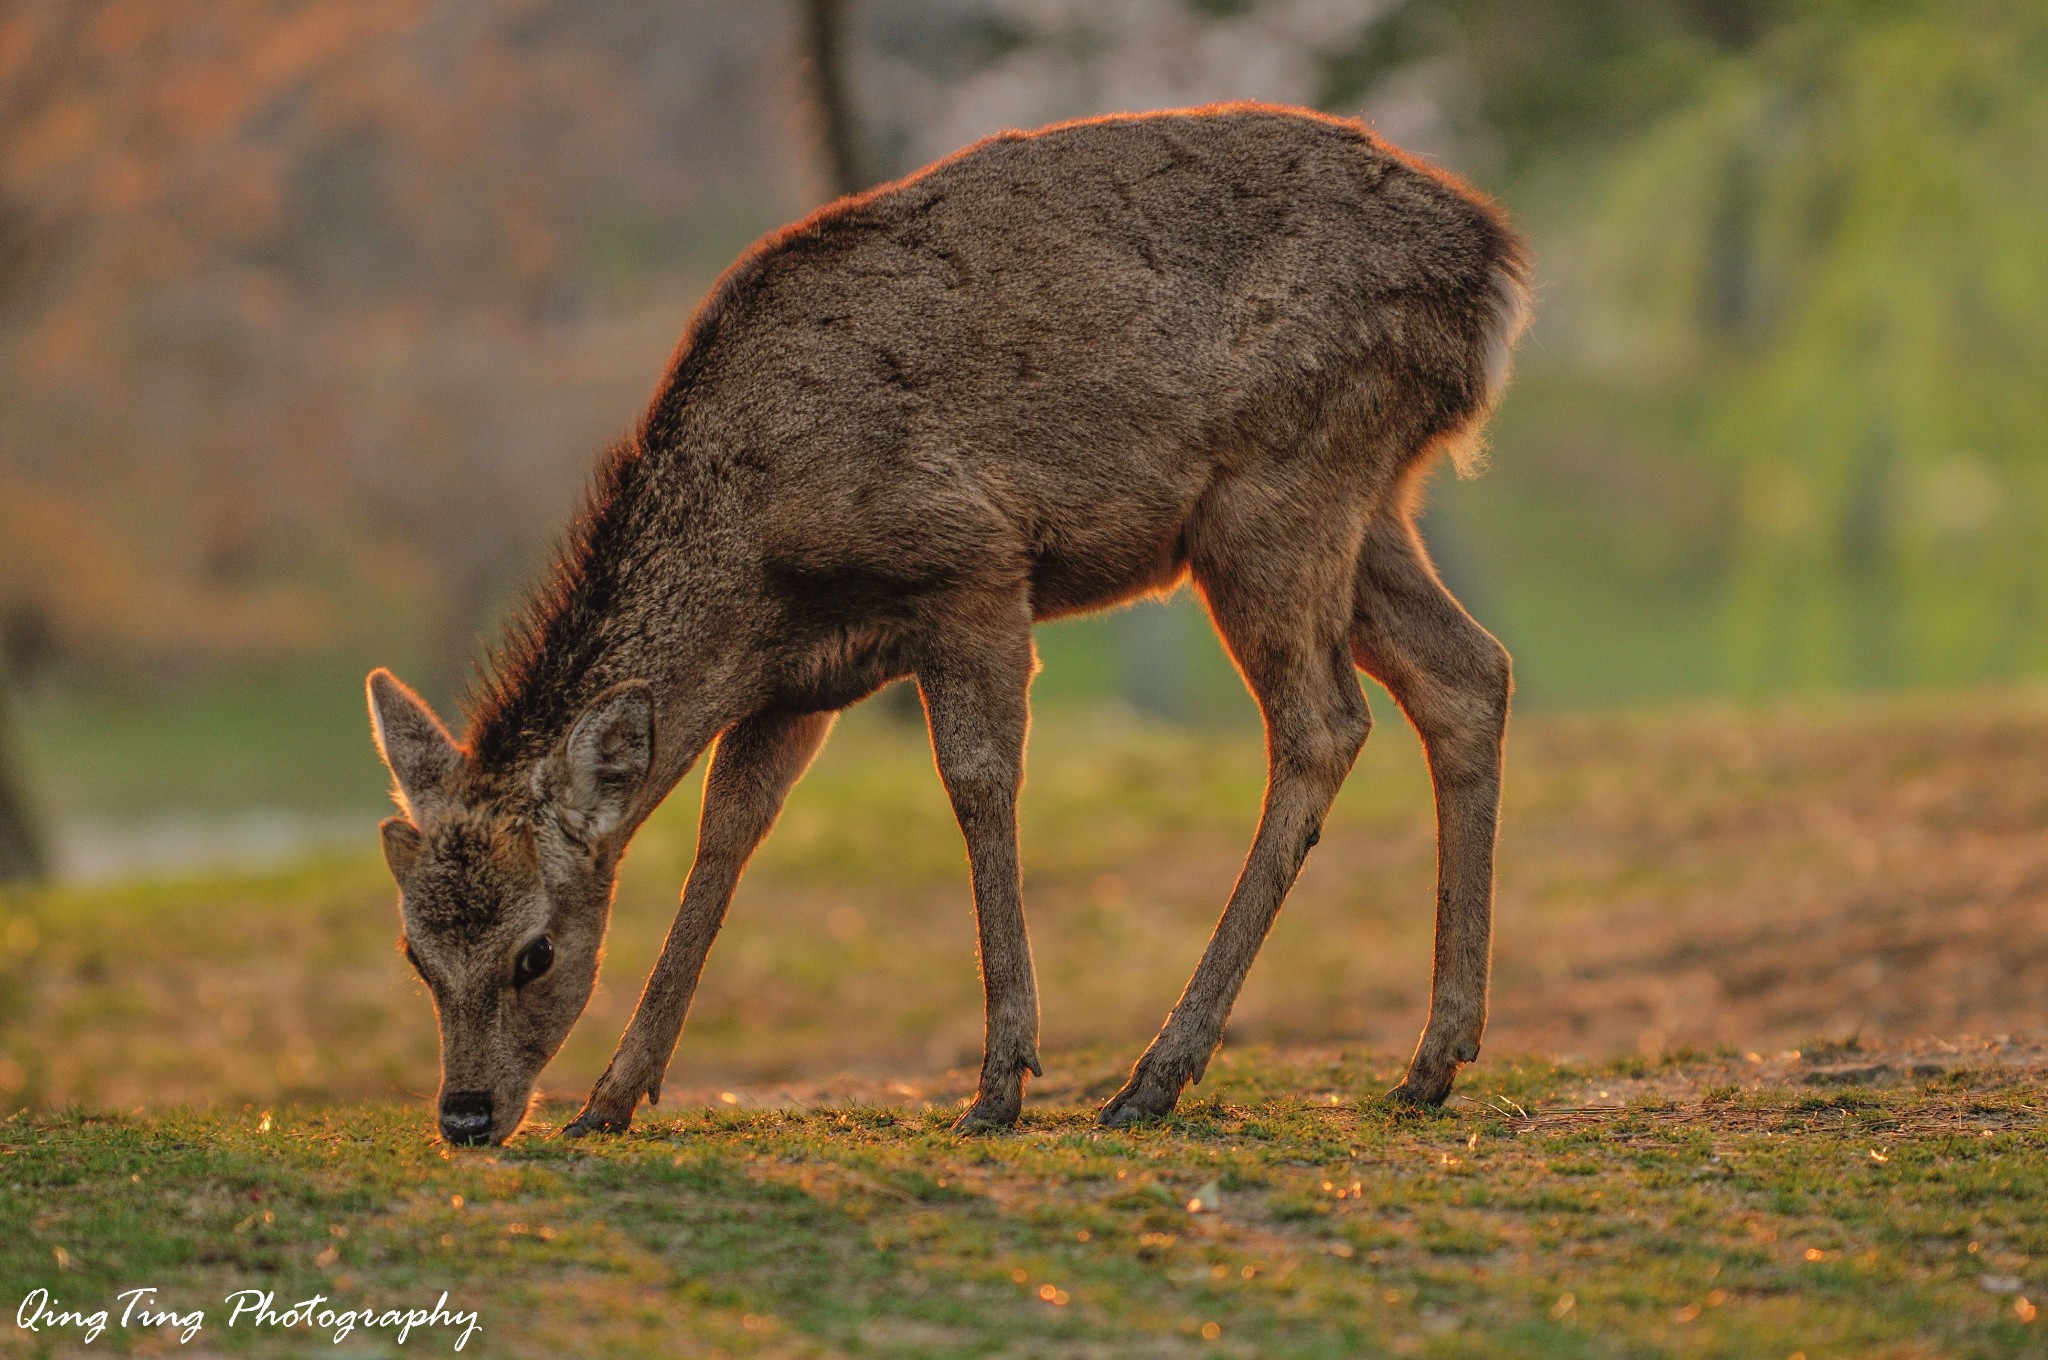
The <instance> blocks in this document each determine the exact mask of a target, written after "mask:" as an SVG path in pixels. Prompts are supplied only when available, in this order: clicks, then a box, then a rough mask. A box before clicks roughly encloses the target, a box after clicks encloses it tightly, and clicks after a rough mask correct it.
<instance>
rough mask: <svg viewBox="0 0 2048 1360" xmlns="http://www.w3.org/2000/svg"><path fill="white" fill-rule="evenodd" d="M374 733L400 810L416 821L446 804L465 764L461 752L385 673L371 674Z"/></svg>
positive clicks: (419, 702) (438, 723)
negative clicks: (394, 786) (458, 774)
mask: <svg viewBox="0 0 2048 1360" xmlns="http://www.w3.org/2000/svg"><path fill="white" fill-rule="evenodd" d="M369 691H370V731H371V734H372V735H373V736H375V737H376V739H377V752H378V754H379V755H381V756H383V757H384V764H385V766H386V767H387V768H389V769H390V771H391V779H392V782H393V783H394V784H395V785H396V795H395V796H396V798H397V800H398V806H399V807H400V809H402V810H403V811H404V812H405V813H406V814H407V815H408V816H410V817H411V818H412V819H413V820H414V821H418V820H419V817H420V814H421V812H422V811H423V810H424V809H426V808H430V807H432V806H433V805H434V804H436V803H439V802H442V801H444V800H445V799H446V798H447V797H448V795H449V790H450V787H451V786H452V784H453V783H454V779H455V773H456V770H457V769H458V768H459V767H460V766H461V764H462V751H461V748H459V747H458V746H456V744H455V742H454V740H453V739H452V738H451V737H449V735H448V729H447V728H445V727H443V726H441V720H440V719H439V718H436V717H435V716H434V712H433V710H432V709H430V708H428V707H427V706H426V703H425V702H424V701H422V700H421V698H420V696H419V695H417V694H414V693H413V692H412V691H411V690H409V689H407V688H406V687H405V686H404V685H403V684H401V683H399V679H398V677H397V676H395V675H393V674H392V673H391V672H390V671H387V670H381V669H380V670H374V671H371V672H370V680H369Z"/></svg>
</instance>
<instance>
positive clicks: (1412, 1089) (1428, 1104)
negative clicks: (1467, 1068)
mask: <svg viewBox="0 0 2048 1360" xmlns="http://www.w3.org/2000/svg"><path fill="white" fill-rule="evenodd" d="M1455 1078H1456V1074H1455V1073H1454V1072H1441V1073H1437V1072H1427V1073H1417V1072H1410V1073H1409V1074H1408V1077H1407V1080H1405V1081H1403V1082H1402V1083H1401V1084H1400V1085H1399V1086H1396V1087H1395V1088H1394V1089H1393V1090H1391V1091H1389V1092H1387V1099H1389V1100H1394V1101H1399V1102H1400V1103H1401V1104H1403V1105H1414V1106H1418V1107H1420V1108H1424V1109H1434V1108H1435V1107H1437V1106H1439V1105H1441V1104H1443V1103H1444V1101H1445V1099H1446V1098H1447V1097H1449V1095H1450V1094H1451V1083H1452V1081H1453V1080H1455Z"/></svg>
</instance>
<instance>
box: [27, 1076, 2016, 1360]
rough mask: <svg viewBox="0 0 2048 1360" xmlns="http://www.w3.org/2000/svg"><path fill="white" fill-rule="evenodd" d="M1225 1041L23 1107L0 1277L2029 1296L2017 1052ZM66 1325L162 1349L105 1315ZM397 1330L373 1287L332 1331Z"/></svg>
mask: <svg viewBox="0 0 2048 1360" xmlns="http://www.w3.org/2000/svg"><path fill="white" fill-rule="evenodd" d="M1232 1058H1233V1060H1232V1061H1231V1062H1230V1063H1228V1064H1227V1065H1219V1066H1218V1067H1217V1068H1215V1069H1213V1074H1212V1077H1211V1079H1210V1081H1209V1082H1208V1083H1206V1084H1205V1085H1204V1087H1203V1088H1201V1089H1200V1091H1199V1092H1197V1093H1196V1094H1197V1096H1198V1098H1197V1099H1195V1100H1193V1101H1191V1102H1190V1103H1189V1105H1188V1108H1187V1110H1186V1111H1185V1112H1184V1113H1183V1114H1181V1115H1180V1116H1178V1117H1176V1118H1174V1119H1172V1120H1170V1121H1168V1122H1167V1123H1165V1124H1163V1125H1160V1126H1157V1127H1153V1128H1149V1129H1143V1130H1138V1131H1124V1132H1107V1131H1104V1130H1101V1129H1099V1128H1097V1127H1096V1125H1095V1124H1094V1122H1093V1119H1092V1114H1093V1102H1092V1101H1088V1100H1080V1099H1076V1098H1074V1093H1077V1092H1079V1091H1080V1090H1083V1089H1088V1088H1089V1087H1090V1086H1091V1084H1099V1082H1100V1081H1101V1080H1105V1079H1107V1078H1108V1077H1110V1076H1111V1075H1113V1071H1114V1069H1113V1068H1111V1067H1109V1066H1108V1065H1107V1064H1106V1063H1104V1062H1103V1061H1102V1060H1100V1059H1097V1058H1094V1057H1092V1056H1085V1055H1084V1056H1082V1057H1080V1058H1078V1059H1072V1060H1069V1061H1068V1062H1066V1063H1063V1064H1053V1066H1054V1067H1055V1068H1056V1069H1058V1070H1059V1071H1061V1072H1064V1073H1065V1076H1064V1078H1063V1079H1062V1080H1061V1082H1060V1083H1059V1084H1058V1086H1057V1089H1056V1090H1055V1092H1054V1095H1053V1097H1052V1098H1051V1099H1050V1100H1049V1101H1046V1102H1043V1103H1039V1102H1035V1103H1034V1104H1033V1105H1032V1107H1031V1108H1030V1109H1029V1111H1028V1113H1027V1114H1026V1117H1025V1121H1024V1125H1023V1127H1022V1128H1021V1129H1020V1130H1019V1131H1018V1132H1017V1133H1015V1134H1013V1135H1009V1136H992V1137H977V1138H967V1139H962V1138H957V1137H954V1136H953V1135H952V1134H950V1133H949V1132H948V1131H947V1124H948V1122H949V1121H950V1119H951V1118H952V1115H953V1113H954V1109H953V1106H952V1102H951V1101H950V1100H946V1101H939V1102H925V1103H918V1102H909V1103H903V1104H898V1105H894V1106H879V1105H872V1104H859V1105H849V1106H840V1107H833V1106H824V1107H820V1108H810V1109H803V1108H785V1109H747V1108H730V1107H714V1108H710V1109H702V1110H686V1111H683V1112H681V1113H661V1112H655V1113H654V1114H652V1116H651V1117H646V1118H643V1120H642V1122H641V1123H640V1125H639V1126H638V1127H636V1129H635V1130H634V1131H633V1132H632V1133H631V1134H630V1135H628V1136H625V1137H621V1138H615V1139H608V1140H595V1141H582V1142H573V1143H572V1142H565V1141H561V1140H559V1139H556V1138H553V1137H551V1136H548V1135H549V1132H550V1129H551V1127H552V1126H554V1125H556V1124H558V1123H559V1116H560V1115H561V1114H562V1113H563V1111H560V1110H557V1111H552V1112H550V1116H549V1117H547V1118H543V1119H542V1120H541V1122H540V1124H539V1125H537V1126H536V1128H535V1129H534V1131H533V1132H531V1133H529V1134H527V1135H525V1136H523V1137H522V1138H521V1139H520V1140H518V1141H517V1142H515V1143H514V1144H513V1145H512V1146H509V1147H506V1148H501V1149H493V1150H489V1151H451V1150H449V1149H446V1148H443V1147H441V1146H440V1145H438V1144H437V1143H435V1142H434V1141H433V1140H432V1139H431V1137H430V1131H429V1126H428V1121H427V1111H426V1109H425V1108H424V1107H423V1106H421V1105H419V1104H407V1105H396V1104H389V1103H370V1104H363V1105H355V1106H324V1107H323V1106H310V1107H289V1106H287V1107H281V1108H277V1109H272V1110H262V1109H256V1108H253V1107H252V1108H247V1109H238V1110H219V1111H211V1112H166V1113H160V1114H151V1115H146V1116H117V1115H89V1114H82V1113H78V1112H75V1111H74V1112H67V1113H57V1114H40V1115H29V1114H23V1115H18V1116H16V1117H15V1118H14V1119H13V1120H11V1121H9V1122H8V1123H6V1124H4V1125H0V1192H4V1193H0V1280H5V1281H6V1284H7V1289H8V1301H9V1303H10V1306H12V1303H13V1302H14V1301H16V1300H18V1299H20V1298H21V1297H22V1296H23V1295H24V1294H25V1293H26V1292H27V1291H28V1290H30V1289H33V1288H38V1287H40V1288H45V1289H48V1290H50V1291H51V1292H52V1293H53V1294H55V1295H56V1296H57V1298H58V1299H59V1301H60V1302H61V1304H62V1305H63V1306H65V1307H68V1308H80V1309H86V1310H90V1309H96V1308H99V1307H111V1308H112V1309H113V1310H114V1313H115V1319H116V1321H117V1320H118V1314H119V1307H120V1305H119V1302H118V1300H117V1295H118V1293H119V1291H122V1290H125V1289H131V1288H134V1287H136V1286H138V1285H149V1286H154V1287H155V1288H156V1289H157V1290H158V1294H157V1296H156V1302H157V1303H158V1305H159V1306H161V1307H165V1308H170V1309H174V1310H175V1311H178V1312H180V1313H185V1312H189V1311H190V1310H192V1309H203V1310H204V1311H205V1314H206V1320H205V1323H204V1328H203V1332H202V1334H201V1336H200V1338H199V1339H197V1340H196V1341H195V1343H194V1344H195V1345H198V1346H200V1347H201V1349H204V1350H206V1351H209V1352H212V1351H220V1352H224V1353H230V1354H243V1353H248V1354H259V1353H260V1354H274V1353H283V1352H289V1353H295V1354H313V1353H316V1352H317V1353H323V1354H324V1353H330V1351H329V1347H328V1345H327V1344H326V1337H325V1334H322V1333H319V1332H317V1330H314V1329H303V1328H302V1329H299V1330H297V1331H285V1330H282V1329H280V1328H276V1327H270V1328H263V1329H259V1328H255V1327H253V1326H252V1324H251V1323H250V1322H249V1320H248V1319H247V1318H246V1317H245V1318H243V1319H242V1320H241V1321H239V1322H238V1323H237V1324H236V1325H235V1326H234V1327H229V1326H228V1325H227V1319H228V1315H229V1313H230V1311H231V1307H230V1305H228V1304H226V1303H225V1302H224V1301H223V1300H224V1299H225V1298H226V1296H227V1295H228V1294H230V1293H231V1292H233V1291H236V1290H241V1289H261V1290H268V1291H272V1292H274V1294H275V1295H276V1299H277V1303H278V1307H279V1309H280V1310H282V1309H283V1308H284V1307H285V1306H286V1305H288V1304H289V1303H291V1302H295V1301H297V1300H300V1299H304V1298H310V1297H312V1296H314V1295H324V1296H325V1297H326V1299H327V1300H328V1302H327V1303H326V1304H325V1305H323V1306H325V1307H329V1308H344V1309H356V1308H362V1307H375V1308H379V1309H382V1308H386V1307H413V1306H418V1307H429V1306H431V1305H432V1304H433V1303H434V1302H435V1301H436V1299H437V1298H438V1296H439V1295H440V1293H441V1291H443V1290H446V1291H448V1294H449V1306H450V1308H451V1309H457V1310H462V1311H468V1310H475V1311H476V1312H477V1313H478V1315H479V1322H480V1323H481V1327H482V1330H481V1332H480V1333H479V1334H478V1335H477V1336H476V1337H475V1338H473V1339H472V1341H471V1343H470V1345H469V1346H468V1347H466V1348H465V1352H464V1353H465V1354H482V1355H544V1354H563V1353H569V1354H590V1355H595V1354H603V1355H619V1356H634V1355H649V1356H657V1355H658V1356H673V1355H706V1356H709V1355H714V1354H719V1353H723V1354H728V1355H876V1356H983V1355H990V1354H998V1353H1001V1354H1019V1355H1055V1354H1102V1355H1107V1354H1119V1355H1127V1354H1138V1355H1180V1354H1188V1355H1196V1354H1200V1355H1236V1356H1277V1355H1286V1356H1308V1357H1313V1356H1331V1357H1340V1356H1343V1357H1348V1356H1358V1355H1376V1354H1391V1355H1424V1356H1441V1357H1460V1356H1471V1357H1479V1356H1499V1355H1510V1354H1511V1355H1515V1356H1530V1357H1540V1356H1559V1357H1563V1356H1623V1355H1664V1354H1684V1355H1688V1356H1693V1355H1698V1356H1728V1357H1754V1356H1784V1355H1790V1354H1793V1353H1795V1352H1803V1353H1804V1354H1805V1355H1807V1356H1809V1357H1816V1358H1817V1357H1821V1356H1848V1355H1857V1356H1863V1355H1942V1356H1949V1355H1953V1356H1986V1357H1990V1356H2022V1355H2038V1354H2040V1353H2041V1349H2040V1348H2041V1346H2042V1344H2043V1339H2044V1337H2048V1332H2044V1331H2043V1330H2042V1328H2043V1326H2048V1324H2043V1323H2039V1322H2036V1321H2033V1320H2032V1319H2033V1317H2034V1311H2035V1304H2034V1302H2033V1301H2032V1300H2033V1298H2034V1297H2038V1296H2039V1295H2040V1294H2041V1292H2042V1289H2041V1283H2042V1281H2041V1278H2040V1274H2039V1270H2038V1267H2037V1265H2036V1262H2037V1261H2039V1259H2040V1258H2041V1256H2042V1254H2043V1253H2044V1252H2048V1161H2044V1159H2043V1156H2042V1153H2043V1151H2044V1149H2048V1130H2044V1128H2043V1126H2042V1124H2041V1121H2040V1119H2039V1115H2038V1111H2037V1109H2036V1105H2037V1103H2038V1087H2037V1085H2036V1084H2035V1083H2034V1081H2033V1080H2032V1078H2031V1077H2030V1076H2028V1075H2026V1074H2023V1073H2006V1074H2005V1075H2003V1076H1999V1075H1993V1076H1990V1077H1987V1078H1986V1084H1985V1085H1984V1086H1983V1087H1981V1088H1978V1089H1975V1090H1974V1092H1973V1093H1972V1094H1970V1095H1968V1096H1965V1095H1964V1094H1962V1093H1960V1092H1958V1091H1957V1090H1956V1089H1955V1088H1954V1087H1952V1086H1951V1085H1949V1084H1947V1083H1943V1082H1919V1083H1914V1082H1902V1083H1892V1084H1888V1085H1883V1086H1880V1087H1874V1088H1869V1089H1865V1090H1861V1091H1859V1092H1858V1093H1857V1095H1858V1099H1856V1100H1854V1101H1850V1102H1847V1103H1841V1104H1830V1103H1826V1102H1821V1103H1818V1104H1816V1103H1814V1102H1812V1101H1808V1100H1806V1099H1803V1098H1801V1099H1795V1100H1790V1101H1788V1100H1784V1099H1780V1098H1778V1097H1779V1094H1780V1093H1779V1092H1778V1091H1776V1090H1774V1089H1770V1088H1768V1087H1766V1086H1759V1085H1757V1084H1756V1083H1755V1082H1754V1081H1752V1082H1750V1083H1748V1085H1746V1086H1744V1085H1742V1084H1741V1082H1740V1080H1739V1078H1740V1073H1739V1070H1737V1071H1736V1072H1733V1073H1731V1071H1730V1069H1728V1068H1727V1067H1726V1066H1725V1064H1716V1063H1714V1062H1713V1061H1711V1060H1701V1061H1699V1062H1696V1063H1693V1064H1686V1065H1673V1066H1668V1067H1667V1069H1666V1070H1665V1071H1664V1072H1663V1073H1662V1074H1661V1075H1660V1076H1659V1077H1658V1078H1657V1080H1658V1081H1659V1082H1660V1083H1661V1084H1660V1085H1659V1086H1658V1088H1657V1090H1656V1092H1655V1093H1654V1094H1655V1097H1656V1099H1655V1100H1653V1101H1644V1100H1637V1101H1636V1102H1635V1103H1633V1104H1632V1105H1630V1106H1628V1107H1627V1108H1625V1109H1619V1108H1617V1109H1610V1110H1606V1111H1604V1112H1599V1113H1597V1114H1596V1115H1595V1116H1588V1115H1586V1114H1585V1113H1584V1107H1583V1106H1582V1105H1581V1104H1580V1102H1581V1101H1582V1100H1583V1098H1584V1095H1585V1092H1586V1090H1587V1089H1588V1087H1589V1085H1591V1084H1594V1083H1596V1082H1606V1081H1614V1080H1621V1079H1625V1078H1626V1074H1625V1073H1621V1072H1616V1071H1614V1070H1613V1069H1600V1070H1593V1071H1578V1070H1573V1069H1570V1068H1559V1067H1553V1066H1548V1065H1541V1064H1521V1065H1519V1066H1518V1067H1517V1068H1516V1069H1515V1071H1514V1078H1515V1083H1516V1085H1517V1088H1518V1089H1519V1090H1520V1092H1521V1096H1520V1097H1518V1103H1519V1105H1520V1106H1521V1107H1522V1111H1523V1112H1522V1113H1520V1114H1516V1113H1503V1112H1502V1109H1503V1107H1502V1106H1501V1105H1500V1104H1499V1102H1498V1101H1497V1100H1494V1099H1489V1097H1494V1096H1497V1094H1498V1093H1497V1092H1494V1091H1492V1090H1490V1089H1488V1085H1487V1084H1486V1083H1485V1082H1483V1081H1482V1082H1479V1083H1468V1086H1470V1087H1471V1089H1472V1091H1473V1095H1474V1096H1475V1097H1478V1099H1454V1101H1453V1103H1452V1105H1451V1107H1450V1108H1449V1109H1448V1110H1447V1111H1445V1112H1440V1113H1416V1112H1413V1111H1408V1110H1404V1109H1399V1108H1396V1107H1394V1106H1392V1105H1390V1104H1388V1103H1386V1102H1384V1101H1383V1100H1381V1099H1380V1098H1379V1097H1377V1096H1376V1095H1371V1094H1367V1093H1369V1092H1374V1091H1377V1090H1378V1089H1380V1088H1381V1087H1383V1086H1384V1085H1385V1084H1387V1083H1388V1082H1389V1081H1390V1080H1392V1078H1393V1077H1394V1076H1395V1074H1396V1073H1395V1069H1394V1068H1392V1067H1390V1066H1388V1065H1387V1064H1386V1063H1384V1062H1375V1061H1372V1060H1368V1059H1365V1058H1362V1057H1359V1056H1357V1055H1336V1056H1332V1055H1331V1054H1329V1053H1326V1052H1323V1053H1302V1052H1290V1051H1286V1050H1259V1051H1255V1052H1240V1053H1237V1054H1234V1055H1232ZM1731 1076H1732V1077H1734V1078H1735V1080H1734V1081H1731ZM1730 1085H1735V1086H1736V1087H1737V1089H1736V1093H1735V1094H1734V1095H1730V1094H1729V1093H1728V1090H1727V1088H1728V1087H1729V1086H1730ZM1333 1087H1334V1088H1336V1089H1338V1090H1341V1091H1342V1092H1343V1095H1342V1096H1341V1097H1340V1098H1339V1099H1338V1100H1337V1101H1336V1102H1335V1103H1332V1102H1331V1100H1330V1096H1329V1094H1328V1093H1329V1092H1330V1090H1331V1088H1333ZM1710 1088H1711V1099H1709V1098H1706V1097H1707V1096H1708V1095H1709V1094H1710ZM1275 1091H1291V1092H1294V1093H1295V1094H1287V1095H1282V1094H1274V1092H1275ZM1636 1094H1638V1095H1641V1094H1644V1093H1640V1092H1639V1093H1636ZM1574 1112H1577V1113H1574ZM1589 1117H1595V1118H1597V1119H1598V1121H1599V1122H1597V1123H1594V1124H1591V1125H1571V1126H1568V1127H1566V1126H1563V1125H1560V1124H1559V1122H1558V1121H1570V1120H1573V1119H1580V1120H1583V1119H1586V1118H1589ZM1197 1198H1199V1199H1200V1200H1202V1201H1203V1206H1202V1211H1201V1212H1190V1210H1189V1207H1188V1206H1189V1202H1190V1201H1191V1200H1194V1199H1197ZM453 1336H454V1330H453V1329H450V1328H442V1329H438V1330H430V1331H427V1332H424V1333H422V1334H420V1335H419V1336H416V1337H415V1338H414V1339H413V1340H412V1341H411V1342H410V1343H409V1349H411V1350H428V1351H432V1352H435V1353H439V1352H441V1351H443V1350H446V1349H448V1348H450V1347H451V1346H452V1342H453ZM77 1346H78V1333H77V1331H76V1329H59V1330H46V1331H43V1332H40V1333H29V1332H25V1331H22V1330H20V1329H19V1328H15V1329H14V1330H13V1331H12V1332H11V1334H10V1336H9V1338H8V1342H7V1348H8V1349H9V1350H10V1351H12V1352H14V1353H20V1354H26V1355H57V1354H72V1353H74V1352H75V1351H76V1349H77ZM96 1346H97V1347H98V1348H104V1349H112V1350H115V1351H117V1352H126V1351H141V1350H145V1349H147V1350H151V1351H161V1350H165V1349H175V1347H174V1346H172V1345H170V1344H169V1338H168V1335H167V1334H165V1333H157V1332H148V1331H143V1330H141V1329H138V1328H135V1327H132V1326H131V1327H130V1328H128V1329H126V1330H124V1329H122V1328H121V1327H120V1326H118V1325H112V1326H110V1327H109V1329H108V1331H107V1332H106V1334H105V1336H104V1337H103V1338H102V1339H101V1340H100V1341H99V1342H97V1343H96ZM380 1348H381V1349H380ZM390 1350H391V1347H390V1334H389V1332H388V1331H382V1332H380V1331H378V1330H376V1329H374V1328H373V1329H369V1330H366V1331H362V1332H359V1334H358V1335H356V1336H355V1337H352V1338H351V1339H350V1340H349V1342H348V1343H347V1344H346V1345H345V1346H344V1347H343V1348H342V1353H365V1354H368V1353H387V1352H389V1351H390Z"/></svg>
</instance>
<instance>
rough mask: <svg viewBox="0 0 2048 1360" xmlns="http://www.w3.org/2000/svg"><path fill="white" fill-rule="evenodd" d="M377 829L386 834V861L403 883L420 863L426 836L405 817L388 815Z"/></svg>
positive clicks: (392, 872)
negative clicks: (414, 866)
mask: <svg viewBox="0 0 2048 1360" xmlns="http://www.w3.org/2000/svg"><path fill="white" fill-rule="evenodd" d="M377 830H378V831H380V832H382V833H383V836H384V862H385V863H386V864H388V865H390V866H391V876H392V877H393V878H395V879H397V880H398V881H399V882H401V883H403V882H404V881H405V878H406V876H407V875H408V874H410V873H411V872H412V866H413V865H415V864H417V863H419V860H420V851H421V850H423V849H425V848H426V841H425V838H423V837H422V836H421V835H420V829H419V828H418V827H416V826H414V825H413V824H412V823H411V822H408V821H407V820H405V818H403V817H386V818H385V819H384V821H383V823H382V824H381V825H380V826H378V828H377Z"/></svg>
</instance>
